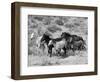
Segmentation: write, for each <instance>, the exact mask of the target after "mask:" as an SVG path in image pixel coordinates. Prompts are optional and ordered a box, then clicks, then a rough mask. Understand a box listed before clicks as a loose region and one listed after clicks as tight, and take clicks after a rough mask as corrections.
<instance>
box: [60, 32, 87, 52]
mask: <svg viewBox="0 0 100 82" xmlns="http://www.w3.org/2000/svg"><path fill="white" fill-rule="evenodd" d="M61 37H63V38H65V39H66V41H67V42H68V45H66V49H67V50H73V51H75V50H85V49H86V47H85V45H86V43H85V40H83V38H82V37H80V36H77V35H71V34H69V33H66V32H63V33H62V35H61Z"/></svg>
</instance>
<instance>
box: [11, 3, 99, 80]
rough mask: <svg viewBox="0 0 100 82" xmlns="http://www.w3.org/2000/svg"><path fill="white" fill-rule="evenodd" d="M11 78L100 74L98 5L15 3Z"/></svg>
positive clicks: (12, 27) (13, 6) (12, 29)
mask: <svg viewBox="0 0 100 82" xmlns="http://www.w3.org/2000/svg"><path fill="white" fill-rule="evenodd" d="M11 8H12V9H11V10H12V13H11V14H12V19H11V20H12V21H11V22H12V26H11V38H12V40H11V41H12V48H11V49H12V50H11V51H12V52H11V77H12V79H16V80H20V79H21V80H22V79H39V78H54V77H69V76H84V75H97V61H98V60H97V58H98V56H97V45H98V44H97V31H98V29H97V7H93V6H78V5H61V4H42V3H27V2H14V3H12V7H11Z"/></svg>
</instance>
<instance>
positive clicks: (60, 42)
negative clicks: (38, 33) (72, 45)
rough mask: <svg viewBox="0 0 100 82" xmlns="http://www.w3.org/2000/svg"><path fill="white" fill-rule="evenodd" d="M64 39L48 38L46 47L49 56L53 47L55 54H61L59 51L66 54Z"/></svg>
mask: <svg viewBox="0 0 100 82" xmlns="http://www.w3.org/2000/svg"><path fill="white" fill-rule="evenodd" d="M65 45H66V40H65V39H64V38H61V37H60V38H56V39H52V40H50V42H49V44H48V47H49V50H48V51H49V52H48V53H49V54H50V57H51V56H52V49H53V48H54V49H55V50H56V54H57V55H61V52H62V51H63V53H64V54H66V48H65Z"/></svg>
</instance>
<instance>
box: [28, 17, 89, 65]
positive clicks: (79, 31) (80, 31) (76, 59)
mask: <svg viewBox="0 0 100 82" xmlns="http://www.w3.org/2000/svg"><path fill="white" fill-rule="evenodd" d="M87 20H88V19H87V18H86V17H60V16H58V17H56V16H34V15H29V16H28V66H47V65H72V64H73V65H76V64H87V62H88V56H87V51H76V52H75V53H73V52H72V51H68V52H67V55H68V56H66V57H61V56H54V55H53V56H52V57H49V56H47V55H48V53H47V51H45V52H44V53H43V52H42V51H41V50H40V49H38V48H37V47H36V39H37V37H38V36H41V35H43V33H44V32H49V33H50V34H51V35H52V37H53V38H57V37H59V36H60V35H61V33H62V32H69V33H71V34H76V35H78V36H81V37H83V39H84V40H85V41H86V43H87V40H88V38H87V35H88V27H87V26H88V25H87V24H88V23H87ZM33 32H34V33H35V35H34V37H33V39H32V40H31V38H30V36H31V34H32V33H33Z"/></svg>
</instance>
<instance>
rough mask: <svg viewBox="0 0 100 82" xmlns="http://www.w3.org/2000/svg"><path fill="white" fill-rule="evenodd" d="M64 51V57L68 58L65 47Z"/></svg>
mask: <svg viewBox="0 0 100 82" xmlns="http://www.w3.org/2000/svg"><path fill="white" fill-rule="evenodd" d="M63 50H64V56H66V48H65V47H64V48H63Z"/></svg>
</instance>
